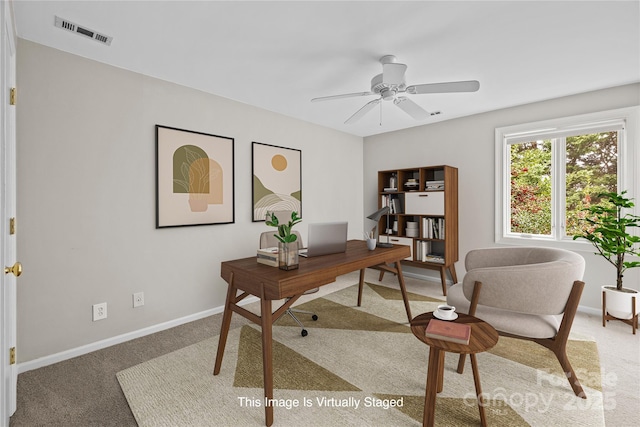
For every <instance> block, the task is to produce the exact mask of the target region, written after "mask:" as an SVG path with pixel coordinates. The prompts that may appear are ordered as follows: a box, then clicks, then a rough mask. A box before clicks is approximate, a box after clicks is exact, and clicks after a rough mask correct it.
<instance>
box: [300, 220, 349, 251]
mask: <svg viewBox="0 0 640 427" xmlns="http://www.w3.org/2000/svg"><path fill="white" fill-rule="evenodd" d="M348 225H349V224H348V223H347V222H346V221H341V222H322V223H317V224H309V236H308V239H307V240H308V241H307V248H306V249H301V250H300V252H299V255H300V256H302V257H314V256H319V255H328V254H335V253H340V252H345V251H346V250H347V227H348Z"/></svg>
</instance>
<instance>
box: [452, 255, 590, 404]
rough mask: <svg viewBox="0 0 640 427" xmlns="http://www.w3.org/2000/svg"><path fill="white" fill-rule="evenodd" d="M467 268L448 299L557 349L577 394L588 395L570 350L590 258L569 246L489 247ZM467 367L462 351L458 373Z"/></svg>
mask: <svg viewBox="0 0 640 427" xmlns="http://www.w3.org/2000/svg"><path fill="white" fill-rule="evenodd" d="M465 267H466V270H467V273H466V275H465V276H464V279H463V281H462V283H458V284H456V285H454V286H452V287H451V289H450V290H449V294H448V296H447V303H448V304H450V305H453V306H455V307H456V311H459V312H463V313H469V314H471V315H474V316H476V317H478V318H480V319H482V320H484V321H486V322H488V323H489V324H491V325H492V326H493V327H494V328H496V330H497V331H498V332H499V333H500V335H503V336H509V337H514V338H521V339H527V340H531V341H534V342H536V343H538V344H540V345H542V346H544V347H546V348H548V349H550V350H551V351H553V352H554V354H555V355H556V357H557V358H558V361H559V362H560V365H561V366H562V368H563V370H564V372H565V374H566V375H567V378H568V379H569V383H570V385H571V388H572V389H573V391H574V393H575V394H576V395H577V396H580V397H582V398H586V395H585V394H584V392H583V390H582V386H581V385H580V382H579V381H578V378H577V377H576V375H575V372H574V371H573V368H572V367H571V363H569V359H568V358H567V354H566V344H567V339H568V337H569V331H570V329H571V325H572V323H573V318H574V316H575V313H576V311H577V308H578V303H579V301H580V296H581V295H582V289H583V288H584V283H583V282H582V276H583V273H584V259H583V258H582V257H581V256H580V255H578V254H576V253H574V252H570V251H566V250H563V249H552V248H533V247H509V248H487V249H477V250H472V251H470V252H469V253H468V254H467V256H466V258H465ZM463 367H464V357H463V356H461V357H460V362H459V364H458V372H460V373H462V370H463Z"/></svg>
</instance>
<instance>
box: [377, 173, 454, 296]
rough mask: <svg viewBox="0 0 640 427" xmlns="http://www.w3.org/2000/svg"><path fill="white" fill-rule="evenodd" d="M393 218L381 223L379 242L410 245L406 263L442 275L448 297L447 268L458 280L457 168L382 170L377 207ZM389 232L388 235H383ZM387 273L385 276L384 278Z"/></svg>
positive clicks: (384, 219)
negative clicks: (387, 208)
mask: <svg viewBox="0 0 640 427" xmlns="http://www.w3.org/2000/svg"><path fill="white" fill-rule="evenodd" d="M384 206H389V208H390V209H391V210H390V214H389V215H388V216H386V215H385V216H383V217H382V218H381V219H380V223H379V224H378V229H379V230H381V232H380V240H381V241H386V240H387V239H389V241H390V242H391V243H395V244H404V245H407V246H410V247H411V256H410V257H409V258H407V259H405V260H404V261H403V264H406V265H410V266H412V267H421V268H428V269H431V270H438V271H440V279H441V281H442V293H443V294H444V295H446V294H447V287H446V281H447V275H446V272H447V270H448V271H449V274H450V275H451V279H452V281H453V283H456V282H457V281H458V279H457V276H456V270H455V263H456V262H457V261H458V169H457V168H454V167H452V166H426V167H418V168H410V169H396V170H387V171H379V172H378V207H379V208H382V207H384ZM383 231H384V232H383ZM383 275H384V270H381V272H380V280H382V277H383Z"/></svg>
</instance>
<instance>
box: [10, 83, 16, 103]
mask: <svg viewBox="0 0 640 427" xmlns="http://www.w3.org/2000/svg"><path fill="white" fill-rule="evenodd" d="M9 105H16V88H15V87H12V88H11V89H10V90H9Z"/></svg>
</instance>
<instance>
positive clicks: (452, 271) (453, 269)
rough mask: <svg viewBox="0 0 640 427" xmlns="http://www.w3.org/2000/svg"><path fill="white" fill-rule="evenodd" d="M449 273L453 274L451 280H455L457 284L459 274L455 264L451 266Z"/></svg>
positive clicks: (454, 282)
mask: <svg viewBox="0 0 640 427" xmlns="http://www.w3.org/2000/svg"><path fill="white" fill-rule="evenodd" d="M449 274H451V280H452V281H453V284H454V285H455V284H456V283H458V275H457V274H456V265H455V264H451V265H450V266H449Z"/></svg>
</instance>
